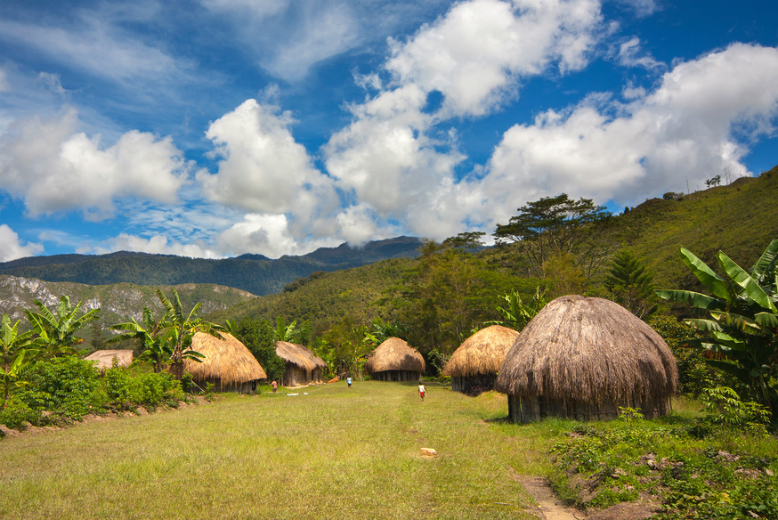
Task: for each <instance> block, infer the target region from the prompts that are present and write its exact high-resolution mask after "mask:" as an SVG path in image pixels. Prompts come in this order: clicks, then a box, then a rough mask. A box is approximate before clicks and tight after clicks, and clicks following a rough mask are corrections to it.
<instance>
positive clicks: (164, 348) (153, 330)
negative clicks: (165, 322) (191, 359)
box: [106, 307, 173, 373]
mask: <svg viewBox="0 0 778 520" xmlns="http://www.w3.org/2000/svg"><path fill="white" fill-rule="evenodd" d="M110 328H111V329H113V330H121V331H124V332H122V333H121V334H119V335H117V336H114V337H113V338H111V339H109V340H108V341H106V343H118V342H120V341H124V340H127V339H135V340H139V341H140V342H141V343H142V344H143V352H141V354H140V355H139V356H138V359H148V360H150V361H151V362H152V363H153V364H154V372H156V373H159V372H162V370H163V369H164V368H165V365H166V364H167V362H168V361H169V360H170V356H171V354H172V353H173V349H172V347H171V345H170V342H169V341H168V340H167V339H166V338H165V337H164V335H163V334H162V332H163V331H162V330H160V328H159V322H158V320H156V319H155V318H154V316H153V314H152V313H151V310H149V308H148V307H143V319H142V324H140V323H138V322H137V321H135V319H134V318H133V319H131V321H128V322H125V323H117V324H115V325H111V327H110Z"/></svg>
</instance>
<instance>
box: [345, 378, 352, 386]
mask: <svg viewBox="0 0 778 520" xmlns="http://www.w3.org/2000/svg"><path fill="white" fill-rule="evenodd" d="M346 383H348V387H349V388H351V378H350V377H347V378H346Z"/></svg>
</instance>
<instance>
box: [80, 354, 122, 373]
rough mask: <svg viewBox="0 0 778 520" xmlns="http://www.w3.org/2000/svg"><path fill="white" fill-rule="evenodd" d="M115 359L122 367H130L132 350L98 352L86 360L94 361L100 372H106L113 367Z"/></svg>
mask: <svg viewBox="0 0 778 520" xmlns="http://www.w3.org/2000/svg"><path fill="white" fill-rule="evenodd" d="M114 358H115V359H116V362H117V363H118V365H119V366H120V367H127V366H130V364H131V363H132V350H96V351H94V352H92V353H91V354H89V355H88V356H87V357H85V358H84V359H85V360H87V361H94V362H95V367H96V368H97V369H98V370H105V369H107V368H111V367H112V366H113V360H114Z"/></svg>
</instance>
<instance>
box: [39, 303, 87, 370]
mask: <svg viewBox="0 0 778 520" xmlns="http://www.w3.org/2000/svg"><path fill="white" fill-rule="evenodd" d="M35 305H36V306H37V307H38V309H39V312H31V311H28V310H25V311H24V312H25V314H26V315H27V319H28V320H29V322H30V324H31V325H32V326H33V330H34V331H35V334H36V335H37V336H38V340H37V344H38V345H39V346H40V347H41V350H42V354H43V355H44V356H45V357H46V358H47V359H51V358H54V357H57V356H62V355H68V354H72V353H74V352H75V350H74V349H73V347H74V346H75V345H76V344H78V343H81V342H82V341H83V340H82V339H81V338H79V337H77V336H76V335H75V334H76V333H77V332H78V331H79V330H81V329H82V328H84V327H86V326H87V325H89V324H90V323H92V322H93V321H95V320H97V319H98V318H99V317H100V316H99V313H100V309H92V310H90V311H87V312H85V313H83V314H80V311H81V302H78V303H77V304H76V305H75V307H71V305H70V298H68V297H67V296H62V297H61V298H60V299H59V305H57V313H56V315H55V314H53V313H52V312H51V311H50V310H49V309H47V308H46V306H45V305H43V303H41V302H40V301H38V300H35Z"/></svg>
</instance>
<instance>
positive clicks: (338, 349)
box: [317, 318, 378, 381]
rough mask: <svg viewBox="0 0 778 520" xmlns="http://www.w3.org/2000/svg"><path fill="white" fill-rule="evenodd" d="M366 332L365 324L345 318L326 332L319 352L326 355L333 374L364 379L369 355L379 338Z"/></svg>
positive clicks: (325, 358)
mask: <svg viewBox="0 0 778 520" xmlns="http://www.w3.org/2000/svg"><path fill="white" fill-rule="evenodd" d="M366 332H367V330H366V327H365V326H363V325H356V324H355V323H354V322H353V320H350V319H348V318H344V319H342V320H341V321H340V322H339V323H336V324H335V325H333V326H332V327H331V328H330V330H328V331H327V332H326V333H325V334H324V337H323V341H320V342H319V344H318V345H317V347H318V348H317V352H322V353H323V354H324V355H325V357H323V358H322V359H324V360H325V361H327V363H328V366H329V369H330V374H331V375H338V376H342V375H344V374H345V375H352V376H355V377H357V378H358V379H359V380H360V381H362V380H364V374H363V369H364V366H365V362H366V361H367V355H368V354H369V353H370V352H372V351H373V349H374V348H375V347H377V346H378V343H377V341H378V338H376V337H375V336H372V335H370V334H366Z"/></svg>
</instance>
